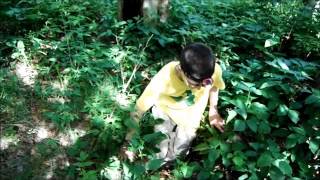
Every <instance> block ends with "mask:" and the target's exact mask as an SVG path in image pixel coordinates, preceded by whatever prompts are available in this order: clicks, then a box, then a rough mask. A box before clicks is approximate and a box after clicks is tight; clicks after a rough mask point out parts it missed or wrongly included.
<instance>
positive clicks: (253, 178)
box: [248, 173, 259, 180]
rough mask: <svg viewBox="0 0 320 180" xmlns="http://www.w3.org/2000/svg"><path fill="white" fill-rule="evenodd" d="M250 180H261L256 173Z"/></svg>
mask: <svg viewBox="0 0 320 180" xmlns="http://www.w3.org/2000/svg"><path fill="white" fill-rule="evenodd" d="M248 180H259V178H258V176H257V174H256V173H252V174H251V176H250V177H249V179H248Z"/></svg>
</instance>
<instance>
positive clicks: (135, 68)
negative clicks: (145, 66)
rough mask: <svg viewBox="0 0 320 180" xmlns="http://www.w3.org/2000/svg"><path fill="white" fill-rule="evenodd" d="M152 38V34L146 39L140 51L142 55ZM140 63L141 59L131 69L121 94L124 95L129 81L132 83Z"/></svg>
mask: <svg viewBox="0 0 320 180" xmlns="http://www.w3.org/2000/svg"><path fill="white" fill-rule="evenodd" d="M152 37H153V34H152V35H151V36H150V37H149V39H148V41H147V43H146V45H145V46H144V47H143V49H142V53H143V52H144V51H145V49H146V48H147V47H148V44H149V42H150V40H151V39H152ZM140 62H141V58H140V59H139V63H138V64H136V65H135V66H134V68H133V72H132V74H131V76H130V78H129V80H128V81H127V83H126V84H125V85H124V86H123V89H122V93H124V94H125V93H126V91H127V88H128V87H129V85H130V83H131V81H132V79H133V77H134V76H135V74H136V72H137V70H138V69H139V68H140V66H141V64H140Z"/></svg>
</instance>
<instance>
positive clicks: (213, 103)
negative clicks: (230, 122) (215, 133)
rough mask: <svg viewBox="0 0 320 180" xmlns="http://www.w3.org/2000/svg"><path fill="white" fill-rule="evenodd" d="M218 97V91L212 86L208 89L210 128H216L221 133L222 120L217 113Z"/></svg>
mask: <svg viewBox="0 0 320 180" xmlns="http://www.w3.org/2000/svg"><path fill="white" fill-rule="evenodd" d="M218 96H219V90H218V89H217V88H216V87H215V86H213V87H212V88H211V89H210V93H209V103H210V106H209V122H210V125H211V126H214V127H216V128H217V129H218V130H219V131H220V132H223V131H224V129H223V126H224V120H223V119H222V118H221V116H220V114H219V112H218V108H217V105H218Z"/></svg>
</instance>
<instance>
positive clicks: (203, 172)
mask: <svg viewBox="0 0 320 180" xmlns="http://www.w3.org/2000/svg"><path fill="white" fill-rule="evenodd" d="M209 177H210V171H208V170H205V169H203V170H201V171H200V173H199V174H198V176H197V179H199V180H205V179H209Z"/></svg>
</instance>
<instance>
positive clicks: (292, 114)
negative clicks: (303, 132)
mask: <svg viewBox="0 0 320 180" xmlns="http://www.w3.org/2000/svg"><path fill="white" fill-rule="evenodd" d="M288 116H289V118H290V119H291V121H292V122H294V123H295V124H297V122H298V121H299V112H298V111H295V110H291V109H289V110H288Z"/></svg>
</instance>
